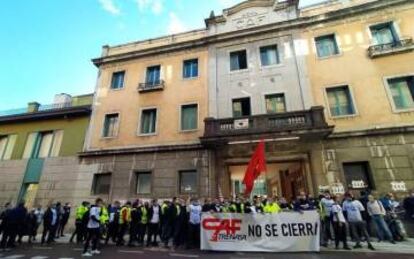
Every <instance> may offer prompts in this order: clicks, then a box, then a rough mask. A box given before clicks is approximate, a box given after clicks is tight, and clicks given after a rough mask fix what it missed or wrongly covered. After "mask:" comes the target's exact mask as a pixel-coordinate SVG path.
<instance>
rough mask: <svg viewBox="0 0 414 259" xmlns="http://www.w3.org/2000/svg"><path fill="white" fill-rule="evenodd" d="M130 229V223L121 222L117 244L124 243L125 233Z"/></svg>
mask: <svg viewBox="0 0 414 259" xmlns="http://www.w3.org/2000/svg"><path fill="white" fill-rule="evenodd" d="M127 230H128V224H120V225H119V232H118V240H117V242H116V244H117V245H118V246H119V245H123V244H124V242H125V241H124V236H125V233H126V232H127Z"/></svg>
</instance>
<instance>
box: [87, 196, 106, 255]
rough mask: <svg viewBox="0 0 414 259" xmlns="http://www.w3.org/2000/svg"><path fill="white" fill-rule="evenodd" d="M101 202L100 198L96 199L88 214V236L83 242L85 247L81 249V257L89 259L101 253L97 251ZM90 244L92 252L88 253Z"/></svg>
mask: <svg viewBox="0 0 414 259" xmlns="http://www.w3.org/2000/svg"><path fill="white" fill-rule="evenodd" d="M102 204H103V201H102V199H101V198H97V199H96V201H95V205H92V207H91V208H90V212H89V221H88V225H87V231H88V236H87V238H86V241H85V246H84V247H83V253H82V256H85V257H90V256H92V255H94V254H95V255H98V254H100V253H101V252H100V251H99V249H98V248H99V247H98V244H99V237H100V233H99V231H100V215H101V207H102ZM90 242H92V250H91V251H90V252H89V245H90Z"/></svg>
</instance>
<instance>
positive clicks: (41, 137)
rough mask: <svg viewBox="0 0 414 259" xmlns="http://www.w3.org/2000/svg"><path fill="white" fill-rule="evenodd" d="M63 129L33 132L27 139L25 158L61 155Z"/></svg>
mask: <svg viewBox="0 0 414 259" xmlns="http://www.w3.org/2000/svg"><path fill="white" fill-rule="evenodd" d="M62 139H63V130H55V131H45V132H33V133H30V134H29V135H28V137H27V140H26V146H25V149H24V152H23V158H46V157H57V156H59V152H60V146H61V144H62Z"/></svg>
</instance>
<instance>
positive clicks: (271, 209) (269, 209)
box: [263, 198, 281, 214]
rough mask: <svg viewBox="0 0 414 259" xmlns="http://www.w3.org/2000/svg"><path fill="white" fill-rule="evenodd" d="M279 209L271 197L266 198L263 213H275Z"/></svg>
mask: <svg viewBox="0 0 414 259" xmlns="http://www.w3.org/2000/svg"><path fill="white" fill-rule="evenodd" d="M280 211H281V209H280V207H279V204H277V202H275V201H274V200H273V199H272V198H268V199H267V201H266V205H265V206H264V207H263V212H264V213H269V214H275V213H279V212H280Z"/></svg>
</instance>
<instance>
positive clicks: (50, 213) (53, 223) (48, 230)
mask: <svg viewBox="0 0 414 259" xmlns="http://www.w3.org/2000/svg"><path fill="white" fill-rule="evenodd" d="M57 224H58V216H57V212H56V207H55V205H54V204H53V203H49V206H48V208H47V210H46V211H45V214H44V216H43V233H42V241H41V244H42V245H43V244H44V243H45V242H47V243H48V244H50V243H52V242H54V237H55V232H56V227H57ZM46 236H47V239H46Z"/></svg>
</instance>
